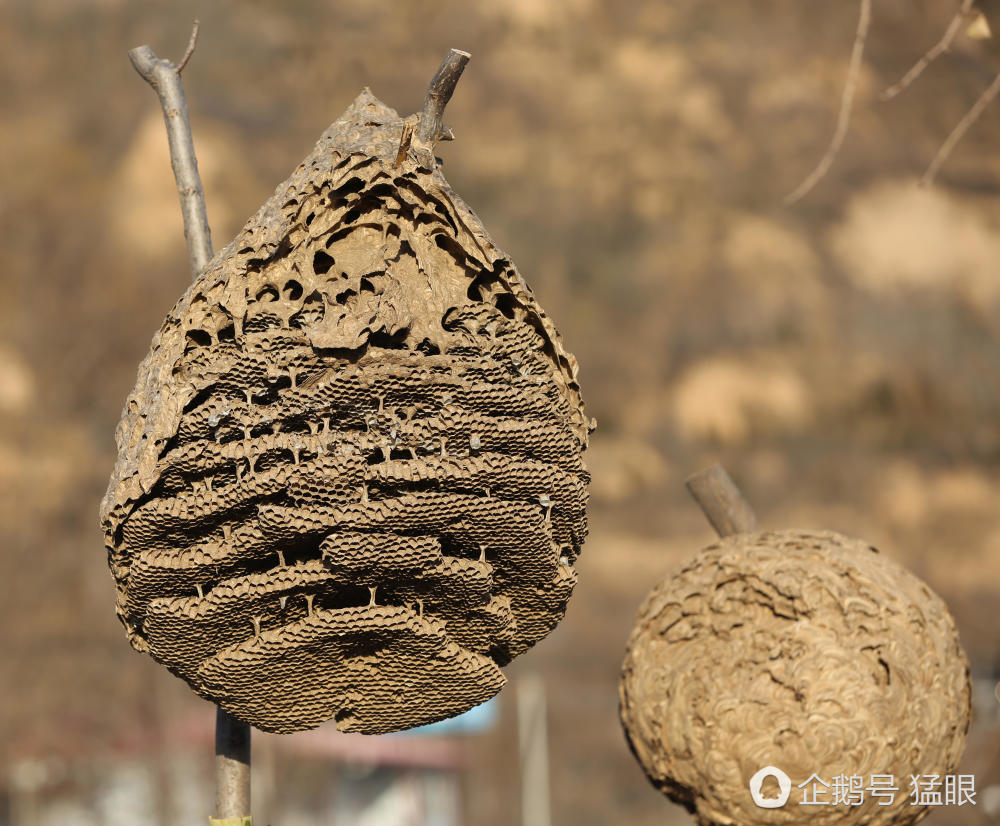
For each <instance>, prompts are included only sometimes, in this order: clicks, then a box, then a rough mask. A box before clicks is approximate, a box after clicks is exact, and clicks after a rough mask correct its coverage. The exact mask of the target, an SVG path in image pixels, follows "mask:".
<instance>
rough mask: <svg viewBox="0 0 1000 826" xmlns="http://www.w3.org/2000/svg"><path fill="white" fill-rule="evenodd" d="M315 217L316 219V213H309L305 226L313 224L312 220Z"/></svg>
mask: <svg viewBox="0 0 1000 826" xmlns="http://www.w3.org/2000/svg"><path fill="white" fill-rule="evenodd" d="M315 217H316V213H315V212H310V213H309V214H308V215H307V216H306V226H309V225H310V224H311V223H312V222H313V218H315Z"/></svg>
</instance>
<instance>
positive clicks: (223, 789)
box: [128, 20, 250, 826]
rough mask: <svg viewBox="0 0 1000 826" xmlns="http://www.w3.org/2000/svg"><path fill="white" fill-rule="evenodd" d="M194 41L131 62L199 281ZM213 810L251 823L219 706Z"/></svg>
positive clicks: (238, 734)
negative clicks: (147, 89) (179, 52)
mask: <svg viewBox="0 0 1000 826" xmlns="http://www.w3.org/2000/svg"><path fill="white" fill-rule="evenodd" d="M197 42H198V21H197V20H196V21H195V23H194V27H193V29H192V30H191V39H190V40H189V41H188V47H187V51H185V52H184V57H182V58H181V62H180V63H179V64H177V65H174V64H173V63H171V62H170V61H169V60H162V59H160V58H158V57H157V56H156V54H155V53H154V52H153V50H152V49H151V48H150V47H149V46H138V47H136V48H135V49H132V50H131V51H130V52H129V53H128V56H129V60H131V61H132V65H133V66H134V67H135V70H136V71H137V72H138V73H139V74H140V75H141V76H142V78H143V80H145V81H146V82H147V83H148V84H149V85H150V86H152V87H153V90H154V91H155V92H156V94H157V96H158V97H159V98H160V105H161V107H162V108H163V120H164V123H165V124H166V127H167V140H168V142H169V144H170V165H171V166H172V167H173V170H174V179H175V180H176V182H177V193H178V195H179V196H180V200H181V212H182V214H183V215H184V237H185V238H186V239H187V246H188V255H189V257H190V259H191V273H192V275H193V276H194V277H195V278H197V277H198V275H199V274H200V273H201V271H202V270H203V269H204V268H205V265H206V264H207V263H208V262H209V260H211V258H212V235H211V233H210V231H209V228H208V217H207V215H206V212H205V192H204V190H203V189H202V186H201V176H200V175H199V174H198V161H197V159H196V158H195V154H194V141H193V139H192V137H191V120H190V118H189V117H188V108H187V101H186V100H185V98H184V86H183V85H182V83H181V69H183V68H184V66H185V64H186V63H187V62H188V60H189V59H190V57H191V55H192V54H193V53H194V47H195V44H196V43H197ZM215 806H216V814H217V815H218V817H217V818H209V821H210V822H211V823H218V824H220V826H222V824H226V826H228V825H229V824H233V823H236V822H239V823H241V824H243V823H246V824H249V822H250V817H249V815H250V726H249V725H247V724H246V723H244V722H242V721H241V720H237V719H236V718H235V717H233V716H231V715H230V714H228V713H227V712H225V711H224V710H223V709H222V708H221V707H217V711H216V719H215Z"/></svg>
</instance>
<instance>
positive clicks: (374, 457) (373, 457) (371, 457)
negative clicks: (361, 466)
mask: <svg viewBox="0 0 1000 826" xmlns="http://www.w3.org/2000/svg"><path fill="white" fill-rule="evenodd" d="M384 461H385V454H384V453H382V451H381V450H379V449H378V448H376V449H375V450H373V451H372V452H371V453H369V454H368V456H366V457H365V462H366V463H368V464H369V465H377V464H380V463H381V462H384Z"/></svg>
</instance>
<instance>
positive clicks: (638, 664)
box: [619, 531, 971, 826]
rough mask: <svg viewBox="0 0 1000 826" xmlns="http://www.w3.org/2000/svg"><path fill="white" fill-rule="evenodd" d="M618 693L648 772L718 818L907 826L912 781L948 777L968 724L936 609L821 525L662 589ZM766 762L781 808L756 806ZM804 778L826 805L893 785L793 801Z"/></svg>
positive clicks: (716, 552) (939, 606) (943, 619)
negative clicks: (880, 782)
mask: <svg viewBox="0 0 1000 826" xmlns="http://www.w3.org/2000/svg"><path fill="white" fill-rule="evenodd" d="M619 694H620V704H621V705H620V711H621V720H622V725H623V726H624V729H625V734H626V737H627V738H628V742H629V744H630V746H631V748H632V750H633V752H634V754H635V756H636V757H637V759H638V760H639V762H640V764H641V765H642V767H643V769H644V770H645V771H646V774H647V775H648V776H649V778H650V780H651V781H652V782H653V783H654V785H656V786H657V787H658V788H659V789H661V790H662V791H663V792H664V793H665V794H666V795H667V796H668V797H670V798H671V799H672V800H674V801H676V802H678V803H681V804H683V805H684V806H686V807H687V808H688V809H689V810H690V811H691V812H692V813H694V815H695V817H696V819H697V822H698V823H700V824H719V826H722V824H727V825H729V826H732V825H733V824H738V826H750V825H751V824H797V823H803V824H805V823H808V824H834V823H837V824H845V823H847V824H862V823H864V824H909V823H914V822H916V821H918V820H920V819H921V818H922V817H923V816H925V815H926V814H927V811H928V809H927V807H926V806H915V805H911V802H912V798H910V797H909V792H910V778H911V776H916V775H927V774H933V775H939V780H940V781H943V778H944V776H945V775H947V774H949V773H951V772H953V771H954V769H955V768H956V766H957V765H958V761H959V758H960V756H961V754H962V750H963V748H964V745H965V737H966V733H967V730H968V726H969V721H970V697H971V690H970V682H969V669H968V663H967V660H966V657H965V654H964V653H963V651H962V648H961V646H960V644H959V640H958V634H957V631H956V629H955V625H954V622H953V620H952V618H951V616H950V615H949V613H948V610H947V608H946V606H945V604H944V603H943V602H942V600H941V599H940V598H939V597H938V596H936V595H935V594H934V593H933V592H932V591H931V590H930V589H929V588H928V587H927V586H926V585H925V584H924V583H922V582H921V581H920V580H918V579H917V578H916V577H914V576H913V575H912V574H910V573H909V572H908V571H906V570H904V569H903V568H902V567H900V566H899V565H897V564H896V563H895V562H893V561H891V560H889V559H886V558H885V557H884V556H883V555H882V554H880V553H878V552H877V550H876V549H875V548H873V547H871V546H869V545H867V544H865V543H863V542H859V541H857V540H854V539H849V538H846V537H843V536H840V535H839V534H836V533H830V532H809V531H777V532H771V533H757V534H737V535H734V536H730V537H727V538H725V539H722V540H721V541H719V542H718V543H716V544H714V545H712V546H710V547H708V548H706V549H705V550H703V551H702V552H701V553H700V554H698V556H697V557H695V558H694V559H693V560H692V561H691V562H690V563H689V564H688V565H687V566H686V567H684V568H683V569H682V570H680V571H679V572H677V573H676V574H675V575H673V576H670V577H667V578H666V579H664V580H663V581H662V582H661V583H660V584H658V585H657V586H656V587H655V588H654V589H653V590H652V592H651V593H650V594H649V596H648V597H647V599H646V601H645V603H644V604H643V606H642V608H641V609H640V611H639V616H638V620H637V622H636V625H635V628H634V630H633V632H632V636H631V638H630V639H629V643H628V650H627V654H626V657H625V662H624V665H623V668H622V677H621V683H620V691H619ZM767 766H774V767H777V768H779V769H781V770H782V771H783V772H785V773H786V774H787V775H788V776H789V778H790V779H791V796H790V798H789V800H788V802H787V804H786V805H785V806H784V807H782V808H774V809H768V808H758V807H757V806H756V805H755V804H754V802H753V800H752V798H751V795H750V791H749V782H750V779H751V778H752V777H753V775H754V774H756V773H757V772H758V771H759V770H760V769H762V768H764V767H767ZM813 775H816V776H818V777H819V778H820V779H822V780H823V781H824V782H825V783H827V784H830V786H831V788H830V789H829V790H828V791H825V796H820V795H817V796H815V799H816V800H818V801H826V802H828V803H831V804H832V803H833V802H834V799H835V788H836V784H835V781H834V779H835V778H837V777H838V776H843V777H861V778H863V784H864V786H865V787H867V786H869V784H870V779H871V776H872V775H892V776H893V777H894V778H895V783H894V785H895V786H896V787H898V788H899V791H898V792H897V793H896V795H895V801H894V802H893V803H892V804H891V805H884V806H883V805H878V803H879V801H878V800H876V799H873V798H872V796H871V794H870V793H865V794H864V800H863V802H861V803H860V805H849V806H848V805H843V804H841V805H815V806H810V805H801V801H802V800H803V799H804V798H803V795H804V794H806V793H807V792H809V790H810V785H807V786H806V787H805V788H802V789H800V788H798V787H799V786H800V784H804V783H806V781H808V780H809V778H810V777H812V776H813ZM771 782H773V781H771ZM841 782H842V783H843V781H841ZM813 788H815V789H818V790H820V791H821V792H823V791H824V790H823V788H822V787H820V786H813ZM767 792H768V790H767V787H766V786H765V794H766V796H768V797H773V796H774V795H773V794H768V793H767ZM774 792H775V794H776V793H777V785H776V784H775V788H774ZM854 801H855V802H856V798H855V799H854ZM881 802H885V800H884V799H883V800H882V801H881Z"/></svg>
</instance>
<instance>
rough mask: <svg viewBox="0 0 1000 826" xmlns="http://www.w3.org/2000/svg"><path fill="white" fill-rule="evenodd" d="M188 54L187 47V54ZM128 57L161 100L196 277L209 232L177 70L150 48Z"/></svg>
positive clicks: (207, 252)
mask: <svg viewBox="0 0 1000 826" xmlns="http://www.w3.org/2000/svg"><path fill="white" fill-rule="evenodd" d="M194 34H197V24H196V28H195V31H194V32H193V34H192V42H193V40H194V37H193V35H194ZM190 51H191V46H190V45H189V46H188V52H190ZM128 56H129V60H131V61H132V65H133V66H134V67H135V70H136V71H137V72H138V73H139V74H140V75H141V76H142V79H143V80H145V81H146V82H147V83H148V84H149V85H150V86H152V87H153V90H154V91H155V92H156V94H157V95H158V96H159V98H160V106H161V107H162V108H163V121H164V123H165V124H166V127H167V141H168V143H169V144H170V165H171V166H172V167H173V170H174V179H175V180H176V181H177V194H178V195H179V196H180V200H181V213H182V214H183V216H184V237H185V238H186V239H187V247H188V256H189V258H190V260H191V271H192V273H193V274H194V277H195V278H197V277H198V274H199V273H200V272H201V271H202V270H203V269H204V268H205V265H206V264H207V263H208V262H209V260H210V259H211V257H212V233H211V231H210V230H209V228H208V215H207V214H206V212H205V192H204V190H203V189H202V186H201V176H200V175H199V174H198V161H197V159H196V158H195V154H194V142H193V141H192V139H191V120H190V117H189V116H188V108H187V101H186V100H185V98H184V86H183V85H182V83H181V76H180V71H179V68H178V67H177V66H175V65H174V64H173V63H171V62H170V61H169V60H163V59H161V58H158V57H157V56H156V54H155V53H154V52H153V50H152V49H151V48H149V46H138V47H136V48H135V49H132V50H131V51H130V52H129V53H128ZM188 57H190V54H185V56H184V60H187V58H188Z"/></svg>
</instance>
